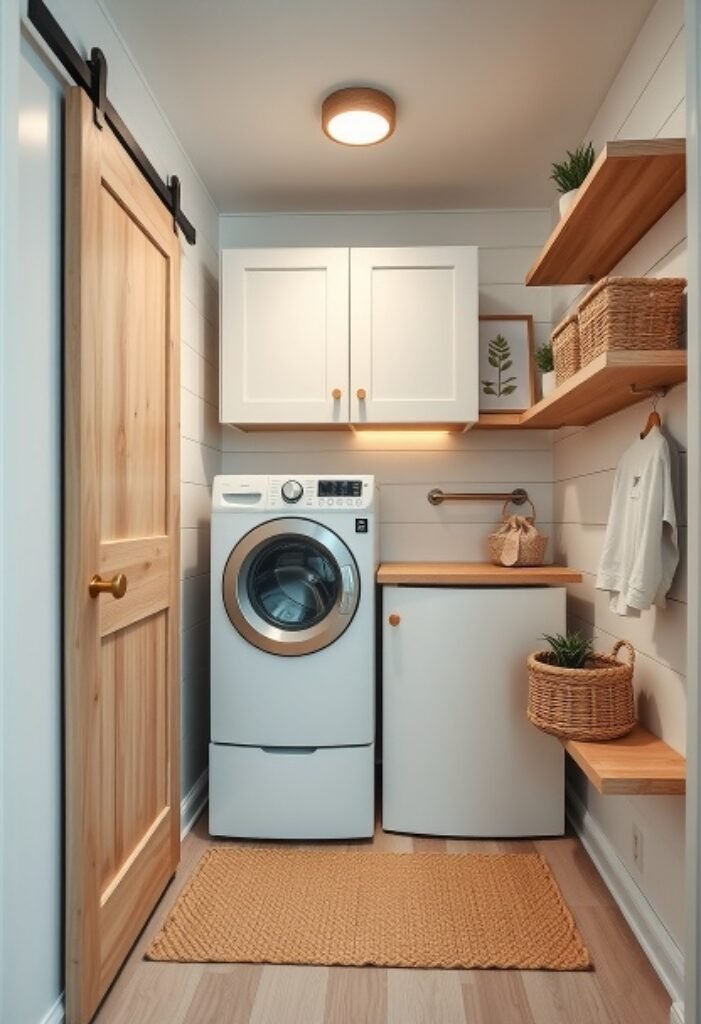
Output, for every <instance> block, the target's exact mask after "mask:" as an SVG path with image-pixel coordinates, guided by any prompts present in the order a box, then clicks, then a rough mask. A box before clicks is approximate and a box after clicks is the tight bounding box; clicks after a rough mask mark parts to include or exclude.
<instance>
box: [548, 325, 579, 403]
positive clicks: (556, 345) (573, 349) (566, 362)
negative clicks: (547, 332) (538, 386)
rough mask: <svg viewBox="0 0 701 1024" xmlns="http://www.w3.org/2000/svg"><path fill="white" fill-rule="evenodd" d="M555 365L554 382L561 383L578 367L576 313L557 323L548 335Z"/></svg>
mask: <svg viewBox="0 0 701 1024" xmlns="http://www.w3.org/2000/svg"><path fill="white" fill-rule="evenodd" d="M550 344H551V345H552V349H553V364H554V366H555V383H556V384H558V385H559V384H562V383H563V381H566V380H567V379H568V378H569V377H571V376H572V375H573V374H575V373H576V372H577V370H578V369H579V367H580V365H581V364H580V357H579V323H578V317H577V314H576V313H573V314H572V316H568V317H567V319H566V320H563V321H562V323H560V324H558V325H557V327H556V328H555V330H554V331H553V333H552V334H551V336H550Z"/></svg>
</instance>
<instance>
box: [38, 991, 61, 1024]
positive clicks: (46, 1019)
mask: <svg viewBox="0 0 701 1024" xmlns="http://www.w3.org/2000/svg"><path fill="white" fill-rule="evenodd" d="M65 1016H66V1010H65V1007H64V1005H63V992H62V993H61V995H60V996H59V997H58V999H57V1000H56V1002H55V1003H54V1005H53V1006H52V1007H51V1009H50V1010H49V1011H48V1013H46V1014H45V1015H44V1016H43V1017H42V1018H41V1024H63V1021H64V1019H65Z"/></svg>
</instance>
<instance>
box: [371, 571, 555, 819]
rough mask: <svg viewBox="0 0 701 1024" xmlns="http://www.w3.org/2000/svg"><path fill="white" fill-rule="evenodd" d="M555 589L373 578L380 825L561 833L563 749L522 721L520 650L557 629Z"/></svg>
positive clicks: (537, 645)
mask: <svg viewBox="0 0 701 1024" xmlns="http://www.w3.org/2000/svg"><path fill="white" fill-rule="evenodd" d="M565 595H566V591H565V589H564V588H562V587H557V588H556V587H552V588H550V587H539V588H535V587H508V588H506V587H492V588H478V587H469V588H449V587H445V588H444V587H422V588H419V587H384V588H383V611H384V628H383V707H382V715H383V752H382V763H383V769H382V788H383V810H382V824H383V827H384V828H385V829H387V830H389V831H396V832H411V833H419V834H421V833H423V834H428V835H447V836H451V835H452V836H477V837H479V836H482V837H484V836H493V837H499V836H502V837H503V836H528V835H531V836H533V835H560V834H562V832H563V831H564V752H563V749H562V746H561V745H560V743H559V742H558V740H556V739H555V738H554V737H552V736H546V735H545V734H544V733H542V732H539V731H538V730H537V729H535V728H534V727H533V726H532V725H531V724H530V723H529V722H528V719H527V717H526V704H527V696H528V674H527V669H526V657H527V655H528V654H529V653H530V652H531V651H534V650H540V649H542V646H543V640H542V634H543V633H544V632H547V633H556V632H564V630H565ZM390 615H392V616H395V617H396V616H399V622H398V624H397V625H394V626H393V625H390V623H389V616H390ZM393 621H395V620H394V619H393Z"/></svg>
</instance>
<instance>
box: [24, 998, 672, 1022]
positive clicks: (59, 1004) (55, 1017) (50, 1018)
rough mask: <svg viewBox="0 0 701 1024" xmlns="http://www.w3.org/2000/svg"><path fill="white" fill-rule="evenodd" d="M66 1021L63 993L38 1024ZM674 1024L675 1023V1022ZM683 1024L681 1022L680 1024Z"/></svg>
mask: <svg viewBox="0 0 701 1024" xmlns="http://www.w3.org/2000/svg"><path fill="white" fill-rule="evenodd" d="M65 1019H66V1010H65V1007H64V1005H63V992H62V993H61V995H60V996H59V997H58V999H57V1000H56V1002H55V1003H54V1005H53V1006H52V1007H51V1009H50V1010H49V1011H48V1012H47V1013H46V1014H45V1015H44V1016H43V1017H42V1018H41V1022H40V1024H63V1022H64V1020H65ZM675 1024H676V1022H675ZM682 1024H683V1022H682Z"/></svg>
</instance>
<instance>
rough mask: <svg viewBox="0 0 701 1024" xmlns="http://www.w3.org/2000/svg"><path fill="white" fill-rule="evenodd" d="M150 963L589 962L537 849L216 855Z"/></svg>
mask: <svg viewBox="0 0 701 1024" xmlns="http://www.w3.org/2000/svg"><path fill="white" fill-rule="evenodd" d="M147 957H148V959H150V960H176V961H180V962H198V963H201V962H219V963H273V964H327V965H332V964H344V965H349V966H363V965H369V964H373V965H375V966H378V967H462V968H476V967H498V968H515V969H518V970H529V969H533V970H537V969H540V970H552V971H579V970H585V969H587V968H588V967H589V966H590V960H589V954H588V952H587V950H586V948H585V946H584V944H583V942H582V939H581V937H580V935H579V932H578V931H577V927H576V925H575V923H574V920H573V918H572V915H571V913H570V911H569V910H568V908H567V906H566V905H565V903H564V901H563V899H562V895H561V893H560V890H559V888H558V886H557V883H556V882H555V879H554V878H553V876H552V874H551V872H550V869H549V868H548V866H547V864H546V863H545V861H544V860H543V858H542V857H541V856H540V855H539V854H537V853H523V854H521V853H515V854H443V853H370V852H367V853H364V852H362V851H357V852H356V851H345V850H344V851H328V850H321V851H317V850H296V849H285V848H281V849H256V848H238V847H213V848H212V849H210V850H208V851H207V853H205V854H204V856H203V857H202V859H201V861H200V862H199V864H198V866H197V867H196V868H195V871H194V873H193V875H192V877H191V878H190V880H189V881H188V882H187V884H186V885H185V887H184V889H183V892H182V893H181V895H180V896H179V898H178V900H177V902H176V904H175V906H174V908H173V910H172V911H171V913H170V915H169V916H168V918H167V920H166V922H165V925H164V927H163V929H162V931H161V932H160V934H159V935H157V936H156V938H155V939H154V940H153V942H152V944H151V946H150V948H149V950H148V952H147Z"/></svg>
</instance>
